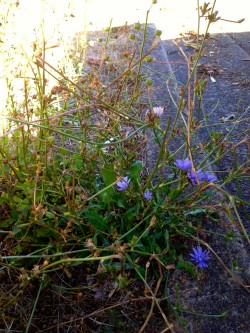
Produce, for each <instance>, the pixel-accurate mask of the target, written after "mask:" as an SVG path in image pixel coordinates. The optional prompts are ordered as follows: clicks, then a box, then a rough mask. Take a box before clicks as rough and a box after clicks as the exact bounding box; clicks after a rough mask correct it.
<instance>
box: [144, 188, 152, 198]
mask: <svg viewBox="0 0 250 333" xmlns="http://www.w3.org/2000/svg"><path fill="white" fill-rule="evenodd" d="M152 198H153V195H152V192H151V191H150V190H148V189H147V190H146V191H145V193H144V199H146V200H150V199H152Z"/></svg>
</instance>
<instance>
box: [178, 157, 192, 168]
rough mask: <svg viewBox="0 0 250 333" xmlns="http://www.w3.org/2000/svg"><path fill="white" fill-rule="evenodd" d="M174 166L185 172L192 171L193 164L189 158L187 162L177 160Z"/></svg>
mask: <svg viewBox="0 0 250 333" xmlns="http://www.w3.org/2000/svg"><path fill="white" fill-rule="evenodd" d="M174 165H176V166H177V167H178V168H179V169H181V170H184V171H187V170H190V169H191V168H192V163H191V161H190V159H189V158H188V157H187V158H186V159H185V160H176V162H175V163H174Z"/></svg>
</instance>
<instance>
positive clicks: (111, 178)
mask: <svg viewBox="0 0 250 333" xmlns="http://www.w3.org/2000/svg"><path fill="white" fill-rule="evenodd" d="M101 175H102V177H103V180H104V183H105V185H106V186H108V185H110V184H112V183H114V182H115V181H116V172H115V170H114V164H111V163H110V164H106V165H105V166H104V167H103V169H102V170H101Z"/></svg>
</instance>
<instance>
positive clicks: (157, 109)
mask: <svg viewBox="0 0 250 333" xmlns="http://www.w3.org/2000/svg"><path fill="white" fill-rule="evenodd" d="M153 111H154V114H155V115H156V116H157V117H160V116H161V115H162V114H163V111H164V109H163V108H162V107H161V106H156V107H153Z"/></svg>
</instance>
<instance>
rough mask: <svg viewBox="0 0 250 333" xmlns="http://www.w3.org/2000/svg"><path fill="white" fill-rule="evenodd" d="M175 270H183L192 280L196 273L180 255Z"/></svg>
mask: <svg viewBox="0 0 250 333" xmlns="http://www.w3.org/2000/svg"><path fill="white" fill-rule="evenodd" d="M176 268H184V269H185V270H186V271H187V272H188V273H189V274H190V275H191V276H192V277H193V278H194V277H196V272H195V269H194V268H193V265H192V264H191V263H190V262H189V261H185V260H183V258H182V255H180V256H179V258H178V264H177V265H176Z"/></svg>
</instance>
